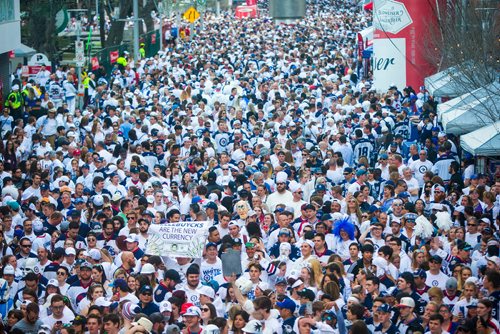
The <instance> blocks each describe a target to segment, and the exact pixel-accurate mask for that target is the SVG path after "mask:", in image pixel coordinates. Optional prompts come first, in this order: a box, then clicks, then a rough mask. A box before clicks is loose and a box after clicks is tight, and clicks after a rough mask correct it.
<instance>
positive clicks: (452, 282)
mask: <svg viewBox="0 0 500 334" xmlns="http://www.w3.org/2000/svg"><path fill="white" fill-rule="evenodd" d="M457 287H458V282H457V279H456V278H455V277H450V278H448V280H447V281H446V289H456V288H457Z"/></svg>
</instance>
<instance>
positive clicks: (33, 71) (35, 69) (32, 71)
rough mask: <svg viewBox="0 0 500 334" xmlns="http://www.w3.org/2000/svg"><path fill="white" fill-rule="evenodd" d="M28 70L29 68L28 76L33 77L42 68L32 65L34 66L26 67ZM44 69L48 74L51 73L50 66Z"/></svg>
mask: <svg viewBox="0 0 500 334" xmlns="http://www.w3.org/2000/svg"><path fill="white" fill-rule="evenodd" d="M28 68H29V74H30V75H35V74H37V73H38V72H40V69H41V68H42V66H37V65H34V66H28ZM45 69H46V70H47V71H49V72H52V66H45Z"/></svg>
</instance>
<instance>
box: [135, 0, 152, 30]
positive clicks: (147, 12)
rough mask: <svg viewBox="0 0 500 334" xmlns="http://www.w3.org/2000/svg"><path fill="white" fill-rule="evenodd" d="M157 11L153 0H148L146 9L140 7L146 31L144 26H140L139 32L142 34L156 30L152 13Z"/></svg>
mask: <svg viewBox="0 0 500 334" xmlns="http://www.w3.org/2000/svg"><path fill="white" fill-rule="evenodd" d="M153 10H156V6H155V3H154V1H153V0H147V2H146V5H145V6H144V7H142V6H139V17H140V18H142V19H143V20H144V23H145V24H146V31H143V30H144V25H143V24H139V31H140V32H141V34H142V33H145V32H149V31H153V30H154V29H155V24H154V21H153V18H152V17H151V12H152V11H153Z"/></svg>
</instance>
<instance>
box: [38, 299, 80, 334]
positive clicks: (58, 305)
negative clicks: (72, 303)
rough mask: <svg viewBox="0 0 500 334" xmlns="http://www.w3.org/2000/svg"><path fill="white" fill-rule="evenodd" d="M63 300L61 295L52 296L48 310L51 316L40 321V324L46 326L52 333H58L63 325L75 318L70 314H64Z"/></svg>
mask: <svg viewBox="0 0 500 334" xmlns="http://www.w3.org/2000/svg"><path fill="white" fill-rule="evenodd" d="M65 307H66V306H65V305H64V300H63V296H62V295H55V296H52V299H51V301H50V309H51V311H52V314H51V315H49V316H48V317H46V318H44V319H42V322H43V323H44V324H45V325H47V326H48V327H49V328H50V329H51V330H52V331H54V332H55V331H59V330H60V329H61V328H62V325H63V324H69V323H71V321H72V320H73V319H75V316H74V315H73V314H70V313H64V308H65Z"/></svg>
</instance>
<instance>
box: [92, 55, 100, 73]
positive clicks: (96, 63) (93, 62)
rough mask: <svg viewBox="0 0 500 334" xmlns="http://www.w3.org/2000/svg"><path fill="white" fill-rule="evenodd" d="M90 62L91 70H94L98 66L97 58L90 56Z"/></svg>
mask: <svg viewBox="0 0 500 334" xmlns="http://www.w3.org/2000/svg"><path fill="white" fill-rule="evenodd" d="M90 63H91V64H92V71H95V70H97V69H98V68H99V59H98V58H97V57H92V59H91V60H90Z"/></svg>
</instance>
